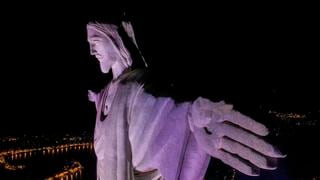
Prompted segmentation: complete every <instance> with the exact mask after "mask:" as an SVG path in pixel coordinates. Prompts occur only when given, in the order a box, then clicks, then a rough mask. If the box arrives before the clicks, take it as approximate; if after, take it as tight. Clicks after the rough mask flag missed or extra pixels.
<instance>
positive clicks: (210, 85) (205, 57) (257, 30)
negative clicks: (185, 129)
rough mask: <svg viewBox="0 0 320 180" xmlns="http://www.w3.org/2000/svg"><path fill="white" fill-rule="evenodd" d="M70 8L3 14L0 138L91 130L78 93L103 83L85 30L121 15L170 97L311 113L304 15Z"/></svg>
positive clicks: (313, 72) (314, 94)
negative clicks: (1, 135)
mask: <svg viewBox="0 0 320 180" xmlns="http://www.w3.org/2000/svg"><path fill="white" fill-rule="evenodd" d="M28 5H29V6H30V4H28ZM78 5H79V4H77V5H72V6H70V5H65V4H63V3H59V4H58V3H57V4H54V5H53V4H37V5H36V6H33V7H32V8H22V9H23V10H20V9H18V8H16V7H15V5H12V6H11V7H10V8H9V9H10V11H8V12H6V13H3V15H2V17H1V21H2V22H1V23H2V25H1V27H2V28H1V34H2V37H1V44H2V45H1V63H0V64H1V66H0V67H1V111H0V112H1V114H2V115H1V126H0V127H1V128H0V131H1V133H3V134H14V133H17V132H20V131H22V132H55V131H57V130H59V131H66V132H68V131H82V130H87V131H92V130H93V126H94V119H95V118H94V116H95V115H94V107H93V105H92V104H89V103H88V102H87V89H94V90H98V89H99V88H101V87H102V86H103V84H105V83H106V82H107V80H105V78H108V76H104V75H102V74H101V73H100V72H99V68H98V64H97V62H96V60H95V59H94V58H93V57H91V56H90V55H89V47H88V44H87V42H86V29H85V26H86V24H87V22H89V21H93V20H100V21H116V20H117V19H119V17H121V14H122V11H123V9H125V10H126V12H127V18H128V19H130V20H132V22H133V25H134V28H135V30H136V36H137V41H138V44H139V45H140V48H141V51H142V53H143V54H144V56H145V58H146V59H147V61H148V62H149V64H150V66H151V68H152V69H153V70H154V72H156V73H155V74H157V76H156V77H155V79H157V81H159V82H163V83H162V84H164V85H168V88H169V89H170V91H171V94H172V96H173V97H175V98H177V99H179V100H180V99H181V100H184V99H186V100H190V99H194V98H195V97H197V96H200V95H201V96H205V97H209V98H211V99H212V100H216V101H218V100H222V99H224V100H226V101H227V102H230V103H233V104H235V107H236V108H238V109H242V110H243V111H245V112H249V113H250V108H253V109H255V108H257V107H258V106H261V105H263V106H266V107H269V106H271V107H274V108H278V109H282V110H285V111H318V110H319V105H318V102H319V100H320V99H319V88H318V87H317V86H318V85H317V83H318V82H319V80H318V77H319V75H318V74H319V70H318V66H317V65H316V64H317V62H316V61H318V60H319V55H318V52H317V51H318V50H317V44H318V39H319V38H318V34H317V33H316V32H318V31H317V29H316V27H317V21H316V18H315V12H314V11H313V10H312V8H311V6H300V5H299V4H281V5H280V4H278V5H272V4H270V5H257V6H256V7H254V8H253V7H251V6H247V5H241V6H238V5H235V4H230V5H224V6H218V5H217V6H214V5H212V6H209V7H208V6H206V5H197V6H193V4H189V5H191V6H189V7H182V6H181V7H180V6H177V7H173V6H171V4H170V3H167V4H165V3H164V4H162V5H161V7H158V6H157V5H153V6H150V7H142V6H141V7H140V8H134V7H131V6H130V5H116V6H112V5H110V4H108V3H103V4H99V3H98V2H96V4H95V3H94V2H91V3H88V4H86V3H84V4H82V5H86V7H85V8H84V7H81V8H80V7H78ZM21 6H23V5H21ZM31 6H32V5H31ZM158 8H160V9H158ZM11 9H12V10H11ZM248 109H249V110H248Z"/></svg>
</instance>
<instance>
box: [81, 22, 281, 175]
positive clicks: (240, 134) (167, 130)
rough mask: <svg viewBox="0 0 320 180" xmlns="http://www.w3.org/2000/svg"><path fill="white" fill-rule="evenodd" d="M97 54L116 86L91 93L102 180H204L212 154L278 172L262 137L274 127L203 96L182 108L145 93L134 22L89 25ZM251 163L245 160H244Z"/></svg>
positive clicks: (248, 168) (245, 169) (275, 154)
mask: <svg viewBox="0 0 320 180" xmlns="http://www.w3.org/2000/svg"><path fill="white" fill-rule="evenodd" d="M87 33H88V42H89V45H90V53H91V55H94V56H95V57H96V59H97V60H98V61H99V63H100V68H101V71H102V72H103V73H108V72H109V71H110V70H111V71H112V74H113V79H112V81H111V82H110V83H109V84H108V85H107V86H106V87H105V88H103V89H102V90H101V91H100V92H99V93H94V92H93V91H90V90H89V92H88V97H89V100H90V101H92V102H94V103H95V105H96V109H97V116H96V125H95V132H94V149H95V153H96V156H97V179H99V180H109V179H110V180H130V179H132V180H133V179H134V180H137V179H138V180H140V179H141V180H149V179H150V180H151V179H154V180H156V179H166V180H175V179H183V180H188V179H190V180H195V179H203V178H204V176H205V173H206V170H207V167H208V164H209V160H210V157H211V156H212V157H214V158H217V159H220V160H221V161H222V162H224V163H225V164H227V165H229V166H231V167H233V168H235V169H237V170H238V171H240V172H242V173H244V174H247V175H249V176H258V175H259V169H269V170H272V169H275V168H276V165H275V163H270V162H275V161H276V160H277V158H282V157H284V155H282V154H281V153H280V152H279V151H278V150H276V148H275V147H273V146H272V145H271V144H268V143H267V142H265V141H264V140H263V139H262V136H266V135H267V134H268V129H267V128H266V127H265V126H264V125H263V124H260V123H258V122H256V121H254V120H252V119H251V118H249V117H247V116H245V115H243V114H241V113H240V112H237V111H235V110H233V107H232V105H229V104H225V103H224V102H217V103H216V102H212V101H210V100H209V99H206V98H203V97H199V98H197V99H196V100H195V101H194V102H184V103H176V102H175V101H174V100H173V99H172V98H170V97H155V96H153V95H152V94H149V93H147V92H146V91H145V89H144V87H145V86H144V83H143V77H144V73H145V70H144V69H146V68H147V64H146V62H145V61H144V58H143V56H140V59H138V60H139V62H140V67H142V68H137V67H138V66H136V64H135V63H137V62H136V61H138V60H136V59H133V58H132V56H131V55H132V52H130V51H129V49H128V48H127V46H126V43H125V41H124V38H127V40H128V41H129V42H127V43H129V44H131V45H133V46H134V47H135V50H136V53H138V54H140V55H141V53H140V51H139V48H138V45H137V43H136V39H135V36H134V31H133V28H132V25H131V24H130V23H129V22H123V23H122V25H119V26H117V25H114V24H101V23H89V24H88V25H87ZM243 160H245V161H243Z"/></svg>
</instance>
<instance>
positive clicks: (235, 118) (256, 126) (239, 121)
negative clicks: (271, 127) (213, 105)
mask: <svg viewBox="0 0 320 180" xmlns="http://www.w3.org/2000/svg"><path fill="white" fill-rule="evenodd" d="M223 121H229V122H232V123H234V124H236V125H238V126H240V127H242V128H244V129H247V130H249V131H251V132H253V133H255V134H258V135H260V136H266V135H268V133H269V131H268V129H267V128H266V127H265V126H264V125H263V124H261V123H259V122H257V121H255V120H253V119H251V118H250V117H248V116H245V115H243V114H241V113H239V112H237V111H234V112H232V113H230V114H227V115H225V116H224V119H223Z"/></svg>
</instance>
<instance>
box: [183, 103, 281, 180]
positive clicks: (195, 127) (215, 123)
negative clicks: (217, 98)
mask: <svg viewBox="0 0 320 180" xmlns="http://www.w3.org/2000/svg"><path fill="white" fill-rule="evenodd" d="M188 119H189V125H190V128H191V131H192V132H193V133H194V136H195V138H196V140H197V142H198V144H199V145H200V147H201V148H202V149H203V150H204V151H205V152H206V153H208V154H209V155H211V156H212V157H215V158H217V159H220V160H221V161H222V162H224V163H225V164H227V165H229V166H231V167H233V168H235V169H237V170H239V171H240V172H242V173H244V174H247V175H250V176H258V175H259V170H260V168H262V169H276V160H277V158H283V157H285V156H284V155H282V154H281V153H280V152H279V151H278V150H277V149H276V148H275V147H274V146H272V145H271V144H269V143H267V142H265V141H264V140H263V139H262V138H261V136H266V135H267V134H268V129H267V128H266V127H265V126H264V125H263V124H260V123H258V122H256V121H254V120H252V119H251V118H249V117H247V116H245V115H243V114H241V113H239V112H237V111H234V110H233V109H232V105H227V104H225V103H224V102H219V103H213V102H212V101H210V100H208V99H204V98H201V97H200V98H198V99H197V100H196V101H195V102H194V103H193V104H192V106H191V109H190V111H189V115H188Z"/></svg>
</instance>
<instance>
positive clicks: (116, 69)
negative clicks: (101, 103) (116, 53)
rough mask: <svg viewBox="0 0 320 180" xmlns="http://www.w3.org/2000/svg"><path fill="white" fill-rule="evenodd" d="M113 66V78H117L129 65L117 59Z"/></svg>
mask: <svg viewBox="0 0 320 180" xmlns="http://www.w3.org/2000/svg"><path fill="white" fill-rule="evenodd" d="M111 68H112V75H113V77H112V79H113V80H115V79H117V78H118V77H119V76H120V75H122V73H123V72H124V70H126V69H127V68H128V66H126V65H124V64H123V63H122V62H121V61H117V62H116V63H115V64H114V65H113V66H112V67H111Z"/></svg>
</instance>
